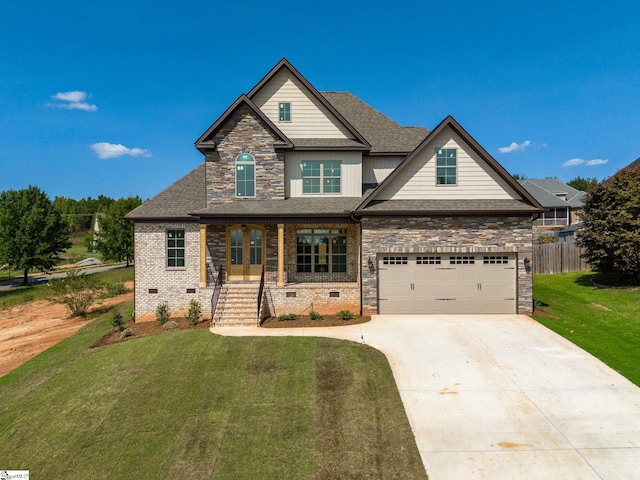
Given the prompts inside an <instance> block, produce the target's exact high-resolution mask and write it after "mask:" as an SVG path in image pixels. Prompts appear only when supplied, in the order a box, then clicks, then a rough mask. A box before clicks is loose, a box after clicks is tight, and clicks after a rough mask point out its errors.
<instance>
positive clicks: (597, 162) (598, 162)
mask: <svg viewBox="0 0 640 480" xmlns="http://www.w3.org/2000/svg"><path fill="white" fill-rule="evenodd" d="M608 162H609V160H603V159H601V158H594V159H593V160H583V159H582V158H572V159H571V160H567V161H566V162H564V163H563V164H562V166H563V167H575V166H577V165H586V166H588V167H592V166H594V165H604V164H605V163H608Z"/></svg>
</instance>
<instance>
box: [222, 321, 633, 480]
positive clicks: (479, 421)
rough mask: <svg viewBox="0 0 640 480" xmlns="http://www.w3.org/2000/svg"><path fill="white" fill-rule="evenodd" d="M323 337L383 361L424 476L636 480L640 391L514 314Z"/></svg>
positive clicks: (370, 327)
mask: <svg viewBox="0 0 640 480" xmlns="http://www.w3.org/2000/svg"><path fill="white" fill-rule="evenodd" d="M213 331H214V333H216V334H221V335H234V336H241V335H302V336H323V337H332V338H340V339H346V340H353V341H357V342H364V343H367V344H369V345H371V346H373V347H375V348H377V349H379V350H381V351H382V352H384V353H385V354H386V356H387V358H388V360H389V363H390V365H391V368H392V370H393V374H394V377H395V379H396V383H397V384H398V389H399V391H400V395H401V397H402V401H403V403H404V405H405V409H406V412H407V416H408V418H409V422H410V424H411V427H412V429H413V431H414V434H415V437H416V443H417V445H418V449H419V451H420V454H421V456H422V460H423V463H424V465H425V468H426V470H427V472H428V474H429V478H430V479H431V480H471V479H491V480H500V479H509V480H514V479H545V480H546V479H553V480H560V479H570V480H576V479H580V480H590V479H594V480H596V479H599V480H602V479H616V480H621V479H640V388H638V387H636V386H635V385H633V384H632V383H631V382H629V381H628V380H626V379H625V378H624V377H622V376H621V375H619V374H618V373H616V372H615V371H613V370H612V369H610V368H609V367H607V366H606V365H604V364H603V363H602V362H600V361H599V360H597V359H596V358H594V357H593V356H591V355H590V354H588V353H586V352H585V351H584V350H581V349H580V348H578V347H576V346H575V345H573V344H572V343H571V342H568V341H567V340H565V339H563V338H562V337H560V336H558V335H556V334H555V333H553V332H551V331H550V330H548V329H547V328H545V327H543V326H542V325H540V324H538V323H537V322H535V321H534V320H532V319H530V318H529V317H526V316H522V315H430V316H413V315H405V316H402V315H395V316H392V315H377V316H374V318H373V319H372V321H371V322H369V323H365V324H361V325H353V326H348V327H334V328H310V329H260V328H252V327H220V328H215V329H213Z"/></svg>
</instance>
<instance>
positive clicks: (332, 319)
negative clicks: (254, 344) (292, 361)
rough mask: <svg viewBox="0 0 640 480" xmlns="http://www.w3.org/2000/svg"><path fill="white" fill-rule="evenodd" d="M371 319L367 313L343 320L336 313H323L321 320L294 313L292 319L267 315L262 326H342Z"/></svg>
mask: <svg viewBox="0 0 640 480" xmlns="http://www.w3.org/2000/svg"><path fill="white" fill-rule="evenodd" d="M369 320H371V317H370V316H369V315H365V316H362V317H360V316H355V317H353V318H352V319H351V320H343V319H342V318H341V317H339V316H338V315H325V316H324V317H323V318H322V320H311V317H309V315H296V318H295V319H294V320H278V317H269V318H267V319H266V320H265V321H264V322H263V323H262V326H263V327H264V328H310V327H344V326H346V325H357V324H358V323H366V322H368V321H369Z"/></svg>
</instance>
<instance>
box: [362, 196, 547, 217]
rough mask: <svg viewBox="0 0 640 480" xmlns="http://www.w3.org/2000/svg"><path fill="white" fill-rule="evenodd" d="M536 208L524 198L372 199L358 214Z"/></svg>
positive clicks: (529, 210) (472, 212)
mask: <svg viewBox="0 0 640 480" xmlns="http://www.w3.org/2000/svg"><path fill="white" fill-rule="evenodd" d="M538 211H539V210H538V208H536V207H534V206H533V205H531V204H530V203H528V202H526V201H524V200H508V199H500V200H498V199H496V200H490V199H489V200H374V201H372V202H371V203H369V204H368V205H367V206H366V207H365V208H364V209H362V210H359V211H357V212H356V215H358V216H367V215H388V214H390V213H399V214H400V213H406V214H413V215H417V214H422V215H429V214H431V215H446V214H451V215H453V214H456V215H477V214H495V213H498V212H500V213H513V214H521V213H535V212H538Z"/></svg>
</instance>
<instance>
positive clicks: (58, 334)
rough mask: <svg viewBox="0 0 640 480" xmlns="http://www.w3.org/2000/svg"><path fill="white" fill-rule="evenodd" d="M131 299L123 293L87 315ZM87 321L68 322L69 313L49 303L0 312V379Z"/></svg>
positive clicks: (34, 303) (75, 319) (23, 305)
mask: <svg viewBox="0 0 640 480" xmlns="http://www.w3.org/2000/svg"><path fill="white" fill-rule="evenodd" d="M127 283H133V282H127ZM125 286H126V287H127V288H131V287H132V285H127V284H125ZM132 299H133V293H126V294H124V295H119V296H117V297H112V298H107V299H103V300H98V301H97V302H96V304H95V305H93V307H91V309H89V313H91V312H96V311H101V310H106V309H107V308H108V307H110V306H112V305H115V304H118V303H122V302H125V301H127V300H132ZM89 321H90V320H87V319H85V318H83V317H74V318H69V312H68V310H67V309H66V308H65V307H64V306H63V305H59V304H56V303H51V302H49V301H48V300H36V301H35V302H29V303H25V304H22V305H17V306H15V307H11V308H6V309H2V310H0V377H2V376H3V375H6V374H7V373H9V372H11V371H12V370H14V369H16V368H18V367H19V366H20V365H22V364H23V363H26V362H27V361H29V360H31V359H32V358H33V357H35V356H36V355H38V354H39V353H41V352H43V351H45V350H46V349H47V348H49V347H52V346H53V345H55V344H56V343H58V342H60V341H62V340H64V339H65V338H68V337H71V336H72V335H74V334H75V333H76V332H77V331H78V330H80V329H81V328H82V327H83V326H85V325H86V324H87V323H88V322H89Z"/></svg>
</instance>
